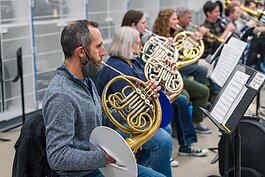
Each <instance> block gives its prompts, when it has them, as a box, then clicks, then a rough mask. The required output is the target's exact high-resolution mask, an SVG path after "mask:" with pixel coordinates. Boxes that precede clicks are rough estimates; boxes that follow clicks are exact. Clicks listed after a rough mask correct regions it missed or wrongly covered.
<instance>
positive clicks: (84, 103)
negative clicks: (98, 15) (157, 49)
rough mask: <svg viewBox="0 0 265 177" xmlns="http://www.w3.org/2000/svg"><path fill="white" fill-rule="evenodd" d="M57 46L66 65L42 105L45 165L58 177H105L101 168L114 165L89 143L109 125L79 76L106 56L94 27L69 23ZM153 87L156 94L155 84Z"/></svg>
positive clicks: (142, 171)
mask: <svg viewBox="0 0 265 177" xmlns="http://www.w3.org/2000/svg"><path fill="white" fill-rule="evenodd" d="M61 46H62V49H63V53H64V56H65V60H64V62H63V63H62V65H61V66H59V67H58V68H57V73H56V75H55V77H54V78H53V79H52V81H51V83H50V84H49V86H48V88H47V90H46V92H45V95H44V97H43V104H42V114H43V119H44V125H45V129H46V132H45V133H46V143H47V146H46V151H47V159H48V163H49V165H50V167H51V169H53V170H55V171H56V172H57V173H58V174H59V176H68V177H103V174H102V173H101V172H100V171H99V168H103V167H106V164H110V163H115V159H114V158H112V157H111V156H110V155H108V154H107V153H106V152H105V151H104V150H100V149H98V150H92V149H91V144H90V142H89V137H90V134H91V132H92V130H93V129H94V128H96V127H98V126H101V125H102V124H103V123H107V122H109V121H108V119H107V118H106V117H105V116H103V112H102V108H101V100H100V97H99V95H98V93H97V90H96V87H95V85H94V84H93V82H92V80H91V79H90V78H89V77H85V76H84V73H83V71H82V67H83V66H84V65H86V64H87V63H88V62H93V63H94V64H95V66H98V65H99V64H100V62H101V61H102V60H103V56H104V55H105V49H104V47H103V39H102V37H101V33H100V31H99V29H98V24H97V23H95V22H91V21H87V20H77V21H73V22H70V23H69V24H68V25H66V26H65V27H64V28H63V30H62V33H61ZM151 86H152V87H153V88H154V91H155V90H156V89H157V87H156V85H154V83H153V84H152V85H151ZM163 163H164V162H163ZM137 168H138V176H141V177H146V176H157V177H163V176H164V175H162V174H160V173H158V172H156V171H153V170H152V169H150V168H146V167H144V166H141V165H137Z"/></svg>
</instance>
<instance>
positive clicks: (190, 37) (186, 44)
mask: <svg viewBox="0 0 265 177" xmlns="http://www.w3.org/2000/svg"><path fill="white" fill-rule="evenodd" d="M177 28H179V29H181V30H184V29H183V28H182V27H181V26H179V25H177ZM174 41H175V42H176V47H177V49H178V51H179V60H178V62H177V63H178V66H179V68H182V67H185V66H187V65H190V64H192V63H195V62H196V61H197V60H198V59H200V57H201V56H202V54H203V52H204V43H203V40H202V39H198V38H197V37H196V36H195V35H194V33H193V32H191V31H182V32H180V33H178V34H177V35H176V36H175V37H174Z"/></svg>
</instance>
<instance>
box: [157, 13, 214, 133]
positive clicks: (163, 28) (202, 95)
mask: <svg viewBox="0 0 265 177" xmlns="http://www.w3.org/2000/svg"><path fill="white" fill-rule="evenodd" d="M177 24H178V16H177V14H176V11H175V10H174V9H164V10H161V11H160V12H159V14H158V16H157V18H156V20H155V23H154V25H153V32H154V33H155V34H158V35H160V36H165V37H174V36H175V35H176V34H177V33H178V29H177V27H176V26H177ZM183 81H184V90H183V92H182V93H183V94H185V95H186V97H187V99H188V100H189V99H190V101H191V102H192V105H193V112H192V121H193V123H194V127H195V130H196V132H197V133H204V134H209V133H211V130H210V129H209V128H207V127H206V126H205V125H204V124H203V113H202V111H201V110H200V109H199V107H205V106H206V104H207V101H208V98H209V89H208V87H207V86H205V85H204V84H201V83H199V82H197V81H193V80H190V79H188V78H185V77H183ZM176 101H177V100H176ZM185 118H186V117H185Z"/></svg>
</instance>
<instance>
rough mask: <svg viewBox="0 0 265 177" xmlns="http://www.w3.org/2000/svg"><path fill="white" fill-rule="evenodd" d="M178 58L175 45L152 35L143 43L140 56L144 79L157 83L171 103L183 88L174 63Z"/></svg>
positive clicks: (176, 65) (166, 39)
mask: <svg viewBox="0 0 265 177" xmlns="http://www.w3.org/2000/svg"><path fill="white" fill-rule="evenodd" d="M178 57H179V55H178V50H177V48H176V43H174V42H171V41H170V40H169V39H168V38H166V37H162V36H158V35H154V34H153V35H152V36H151V37H150V38H149V40H148V41H147V42H146V43H145V45H144V47H143V50H142V56H141V58H142V60H143V61H144V62H145V67H144V74H145V77H146V79H147V80H150V79H155V80H156V81H158V82H159V85H160V86H161V87H162V88H163V90H164V92H165V93H166V94H167V95H168V96H169V99H170V100H171V101H173V100H174V99H175V98H176V97H177V96H178V95H179V94H180V93H181V91H182V90H183V87H184V84H183V80H182V77H181V74H180V73H179V70H178V67H179V66H178V62H176V61H178ZM172 61H173V62H172ZM175 62H176V63H175Z"/></svg>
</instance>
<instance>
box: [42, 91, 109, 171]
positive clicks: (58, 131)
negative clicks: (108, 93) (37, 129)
mask: <svg viewBox="0 0 265 177" xmlns="http://www.w3.org/2000/svg"><path fill="white" fill-rule="evenodd" d="M76 109H77V108H76V104H75V103H74V101H73V100H72V99H71V98H70V96H69V95H67V94H63V93H58V94H54V95H52V96H50V97H49V98H48V99H47V100H46V101H45V104H44V105H43V116H44V122H45V125H46V142H47V155H48V161H49V164H50V166H51V168H52V169H54V170H91V169H97V168H100V167H104V166H105V165H106V161H105V155H104V152H103V151H91V150H80V149H78V148H76V145H74V141H73V137H74V135H75V128H76V127H75V120H76V118H77V114H76V112H75V111H74V110H76ZM91 129H92V128H91ZM91 131H92V130H91ZM87 136H88V138H89V135H87Z"/></svg>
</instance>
